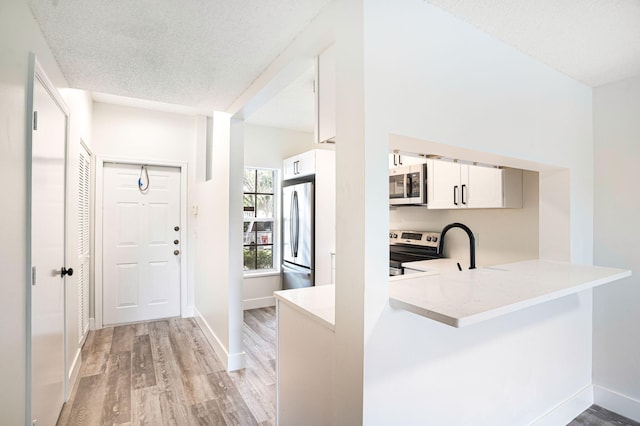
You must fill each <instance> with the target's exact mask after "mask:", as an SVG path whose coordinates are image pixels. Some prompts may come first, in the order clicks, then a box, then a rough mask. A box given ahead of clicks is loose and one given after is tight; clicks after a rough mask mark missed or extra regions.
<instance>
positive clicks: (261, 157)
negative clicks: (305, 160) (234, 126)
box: [244, 124, 334, 170]
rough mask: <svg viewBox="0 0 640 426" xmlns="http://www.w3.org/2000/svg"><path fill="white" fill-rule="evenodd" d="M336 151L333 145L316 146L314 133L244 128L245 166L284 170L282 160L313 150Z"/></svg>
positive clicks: (249, 125) (270, 128)
mask: <svg viewBox="0 0 640 426" xmlns="http://www.w3.org/2000/svg"><path fill="white" fill-rule="evenodd" d="M323 148H327V149H334V148H333V145H327V144H316V143H314V142H313V133H306V132H299V131H295V130H287V129H278V128H275V127H266V126H256V125H251V124H245V126H244V164H245V165H246V166H255V167H269V168H274V169H280V170H282V160H283V159H285V158H288V157H291V156H294V155H296V154H300V153H301V152H306V151H309V150H311V149H323Z"/></svg>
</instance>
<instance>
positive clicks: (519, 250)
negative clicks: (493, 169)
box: [389, 171, 540, 267]
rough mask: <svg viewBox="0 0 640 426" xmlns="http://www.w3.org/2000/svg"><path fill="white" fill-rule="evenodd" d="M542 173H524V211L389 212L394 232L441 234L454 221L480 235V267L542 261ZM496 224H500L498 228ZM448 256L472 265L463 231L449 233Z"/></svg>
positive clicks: (401, 209) (410, 209)
mask: <svg viewBox="0 0 640 426" xmlns="http://www.w3.org/2000/svg"><path fill="white" fill-rule="evenodd" d="M538 197H539V193H538V173H535V172H530V171H524V174H523V207H522V208H521V209H465V210H428V209H427V208H425V207H398V208H394V209H390V210H389V228H390V229H406V230H409V229H413V230H419V231H440V230H441V229H442V228H444V227H445V225H447V224H449V223H452V222H461V223H464V224H465V225H467V226H469V227H470V228H471V230H472V231H473V233H474V235H475V236H476V264H477V265H478V266H489V265H496V264H498V263H507V262H516V261H519V260H527V259H537V258H538V211H539V207H540V206H539V202H538V201H539V199H538ZM496 224H500V225H499V226H496ZM444 251H445V256H446V257H449V258H452V259H457V260H459V261H460V262H461V265H462V266H463V267H466V266H467V265H468V264H469V238H468V237H467V234H465V233H464V232H463V231H451V232H449V233H447V241H446V245H445V248H444Z"/></svg>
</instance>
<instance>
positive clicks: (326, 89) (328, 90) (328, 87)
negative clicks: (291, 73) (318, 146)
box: [316, 46, 336, 143]
mask: <svg viewBox="0 0 640 426" xmlns="http://www.w3.org/2000/svg"><path fill="white" fill-rule="evenodd" d="M334 50H335V49H334V47H333V46H331V47H329V48H328V49H327V50H325V51H324V52H322V53H321V54H320V56H318V58H317V62H316V86H317V87H316V142H319V143H321V142H327V141H330V142H334V141H335V137H336V60H335V54H334Z"/></svg>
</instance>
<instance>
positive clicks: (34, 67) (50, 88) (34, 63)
mask: <svg viewBox="0 0 640 426" xmlns="http://www.w3.org/2000/svg"><path fill="white" fill-rule="evenodd" d="M36 80H38V81H39V82H40V83H41V84H42V86H43V87H44V88H45V90H46V91H47V92H48V93H49V95H50V96H51V98H52V99H53V100H54V102H55V103H56V104H57V106H58V107H59V108H60V109H61V110H62V111H63V112H64V114H65V117H66V124H65V142H64V151H65V154H64V155H65V161H64V174H65V177H64V197H65V200H64V214H63V216H64V242H63V250H64V264H65V265H67V261H68V259H67V207H68V206H67V189H68V186H67V180H68V167H67V166H68V158H67V155H68V153H69V115H70V112H69V108H68V107H67V105H66V103H65V102H64V100H63V99H62V96H61V95H60V93H59V92H58V90H57V89H56V87H55V85H54V84H53V83H52V82H51V80H50V79H49V77H47V74H46V73H45V71H44V68H43V67H42V65H41V64H40V62H38V59H37V58H36V55H35V54H34V53H29V75H28V83H27V120H26V121H27V123H26V124H27V129H26V130H27V131H26V133H27V134H26V137H27V143H26V158H27V167H26V169H27V170H26V172H27V176H26V183H27V185H26V203H27V209H26V210H27V215H26V216H27V220H26V226H25V227H26V236H25V237H26V246H27V256H26V258H27V259H26V260H27V261H26V265H25V266H26V271H25V276H26V277H27V281H26V283H25V284H26V287H27V306H26V311H27V318H26V332H27V335H26V348H25V355H26V361H27V362H26V364H27V365H26V367H27V368H26V386H25V391H26V392H25V394H26V395H25V396H26V404H25V411H26V413H25V414H26V416H25V417H26V420H27V422H28V423H31V418H32V413H31V391H32V386H31V385H32V373H33V372H32V368H31V357H32V347H31V338H32V322H31V316H32V310H31V302H32V299H31V297H32V295H31V291H32V289H31V285H32V283H31V279H32V275H31V273H32V270H31V267H32V264H31V262H32V261H33V259H32V257H31V251H32V249H33V247H32V244H31V239H32V229H31V221H32V218H33V211H32V205H31V197H32V196H33V179H32V164H31V162H32V156H33V111H34V108H33V97H34V90H35V89H34V87H35V82H36ZM63 329H64V333H63V357H64V365H63V366H62V368H63V369H64V371H63V377H64V379H63V400H64V401H67V400H68V399H69V394H70V393H71V387H72V384H71V383H69V377H68V374H67V372H68V371H69V365H68V360H67V288H66V278H65V284H64V306H63Z"/></svg>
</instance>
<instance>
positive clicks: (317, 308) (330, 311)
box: [273, 285, 336, 331]
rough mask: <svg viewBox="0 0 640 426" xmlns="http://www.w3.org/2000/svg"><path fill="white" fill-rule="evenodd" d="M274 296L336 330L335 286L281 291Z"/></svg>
mask: <svg viewBox="0 0 640 426" xmlns="http://www.w3.org/2000/svg"><path fill="white" fill-rule="evenodd" d="M273 295H274V296H275V297H276V299H278V300H279V301H281V302H282V303H286V304H288V305H289V306H291V307H293V308H294V309H296V310H298V311H299V312H301V313H302V314H305V315H308V316H310V317H311V318H313V319H315V320H317V321H318V322H319V323H320V324H322V325H324V326H325V327H327V328H329V329H330V330H332V331H333V330H335V323H336V320H335V317H336V304H335V295H336V286H335V285H319V286H314V287H306V288H296V289H292V290H281V291H276V292H274V293H273Z"/></svg>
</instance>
